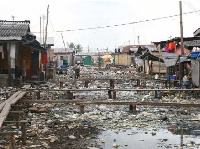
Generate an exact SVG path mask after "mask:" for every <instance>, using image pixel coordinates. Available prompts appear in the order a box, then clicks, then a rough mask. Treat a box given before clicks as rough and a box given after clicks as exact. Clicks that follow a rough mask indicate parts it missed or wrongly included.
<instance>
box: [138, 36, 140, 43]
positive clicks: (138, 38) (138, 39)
mask: <svg viewBox="0 0 200 149" xmlns="http://www.w3.org/2000/svg"><path fill="white" fill-rule="evenodd" d="M138 45H140V36H138Z"/></svg>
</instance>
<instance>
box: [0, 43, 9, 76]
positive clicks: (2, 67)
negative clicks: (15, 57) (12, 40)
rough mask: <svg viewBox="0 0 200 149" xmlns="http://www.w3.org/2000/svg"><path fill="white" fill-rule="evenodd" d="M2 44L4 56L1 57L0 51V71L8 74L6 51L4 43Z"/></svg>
mask: <svg viewBox="0 0 200 149" xmlns="http://www.w3.org/2000/svg"><path fill="white" fill-rule="evenodd" d="M0 46H3V51H4V58H2V53H0V73H3V74H8V51H7V45H6V44H0Z"/></svg>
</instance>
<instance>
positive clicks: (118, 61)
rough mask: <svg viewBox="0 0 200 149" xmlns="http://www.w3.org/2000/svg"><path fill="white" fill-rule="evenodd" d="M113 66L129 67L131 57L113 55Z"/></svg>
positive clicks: (123, 54) (124, 54)
mask: <svg viewBox="0 0 200 149" xmlns="http://www.w3.org/2000/svg"><path fill="white" fill-rule="evenodd" d="M114 62H115V65H123V66H129V65H130V64H131V55H128V54H127V53H118V54H116V55H115V60H114Z"/></svg>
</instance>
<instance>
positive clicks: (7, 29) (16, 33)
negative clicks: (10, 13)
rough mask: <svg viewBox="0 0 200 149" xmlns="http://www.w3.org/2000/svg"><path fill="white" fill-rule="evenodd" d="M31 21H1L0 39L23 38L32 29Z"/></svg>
mask: <svg viewBox="0 0 200 149" xmlns="http://www.w3.org/2000/svg"><path fill="white" fill-rule="evenodd" d="M29 24H30V21H0V40H22V36H25V35H26V34H27V32H29V31H30V28H29Z"/></svg>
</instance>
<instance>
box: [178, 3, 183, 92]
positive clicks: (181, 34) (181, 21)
mask: <svg viewBox="0 0 200 149" xmlns="http://www.w3.org/2000/svg"><path fill="white" fill-rule="evenodd" d="M179 8H180V36H181V56H180V59H179V80H180V88H181V86H182V72H183V71H184V70H182V69H183V67H182V64H181V57H182V56H183V54H184V52H183V50H184V47H183V19H182V1H179Z"/></svg>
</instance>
